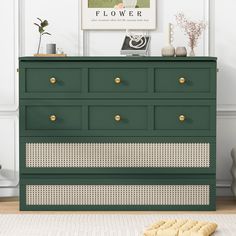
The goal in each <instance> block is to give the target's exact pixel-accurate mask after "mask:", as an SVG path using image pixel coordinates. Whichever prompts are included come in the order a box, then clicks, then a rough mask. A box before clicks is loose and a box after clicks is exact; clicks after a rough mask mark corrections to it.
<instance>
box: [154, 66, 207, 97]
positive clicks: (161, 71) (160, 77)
mask: <svg viewBox="0 0 236 236" xmlns="http://www.w3.org/2000/svg"><path fill="white" fill-rule="evenodd" d="M210 73H211V71H210V68H202V69H199V68H188V67H186V66H183V68H175V67H174V65H173V68H157V69H156V70H155V91H156V92H157V93H196V92H202V93H209V92H210V91H211V83H210V82H211V77H210ZM180 78H184V79H185V80H186V82H185V83H184V84H180V82H179V79H180Z"/></svg>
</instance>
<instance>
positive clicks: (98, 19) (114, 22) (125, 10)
mask: <svg viewBox="0 0 236 236" xmlns="http://www.w3.org/2000/svg"><path fill="white" fill-rule="evenodd" d="M81 4H82V6H81V15H82V29H84V30H86V29H95V30H96V29H98V30H99V29H131V30H132V29H137V30H144V29H145V30H147V29H149V30H151V29H155V28H156V0H81Z"/></svg>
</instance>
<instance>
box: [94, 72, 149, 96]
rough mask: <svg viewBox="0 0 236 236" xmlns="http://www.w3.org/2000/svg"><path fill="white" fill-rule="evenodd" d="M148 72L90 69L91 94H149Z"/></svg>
mask: <svg viewBox="0 0 236 236" xmlns="http://www.w3.org/2000/svg"><path fill="white" fill-rule="evenodd" d="M147 90H148V70H147V69H137V68H133V69H127V68H122V69H120V68H110V69H105V68H96V69H89V92H92V93H93V92H95V93H106V92H107V93H110V92H112V93H132V92H147Z"/></svg>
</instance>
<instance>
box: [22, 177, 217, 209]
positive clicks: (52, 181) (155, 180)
mask: <svg viewBox="0 0 236 236" xmlns="http://www.w3.org/2000/svg"><path fill="white" fill-rule="evenodd" d="M30 184H33V185H34V184H35V185H38V184H39V185H44V184H46V185H47V184H49V185H58V184H59V185H60V184H63V185H64V184H68V185H83V184H85V185H90V184H91V185H110V184H111V185H116V184H117V185H122V184H125V185H143V184H147V185H166V184H171V185H179V184H181V185H209V186H210V196H209V202H210V204H209V205H204V206H196V205H177V206H174V205H169V206H156V205H152V206H148V205H145V206H135V205H129V206H122V205H115V206H111V205H110V206H107V205H106V206H102V205H101V206H97V205H95V206H82V205H74V206H71V205H70V206H60V205H53V206H45V205H40V206H29V205H26V185H30ZM20 191H21V193H20V196H21V200H20V209H21V210H82V211H83V210H98V211H99V210H147V211H149V210H195V211H197V210H215V207H216V206H215V175H211V176H205V175H174V176H169V175H159V176H158V175H146V176H144V177H143V178H140V176H137V175H122V176H121V175H118V176H115V175H93V176H91V175H90V176H85V175H76V176H68V175H65V176H62V175H60V176H56V175H55V176H46V175H44V176H43V177H41V176H37V175H28V176H23V177H22V178H21V186H20Z"/></svg>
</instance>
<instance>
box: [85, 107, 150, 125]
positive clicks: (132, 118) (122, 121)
mask: <svg viewBox="0 0 236 236" xmlns="http://www.w3.org/2000/svg"><path fill="white" fill-rule="evenodd" d="M147 117H148V107H145V106H90V107H89V129H90V130H145V129H147V127H148V119H147Z"/></svg>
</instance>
